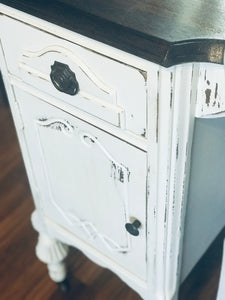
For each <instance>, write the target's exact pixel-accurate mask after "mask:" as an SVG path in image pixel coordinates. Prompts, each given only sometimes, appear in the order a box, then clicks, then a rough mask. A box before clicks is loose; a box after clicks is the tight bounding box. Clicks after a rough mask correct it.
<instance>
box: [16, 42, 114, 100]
mask: <svg viewBox="0 0 225 300" xmlns="http://www.w3.org/2000/svg"><path fill="white" fill-rule="evenodd" d="M49 52H56V53H60V54H62V55H64V56H66V57H68V58H70V59H71V61H72V62H74V63H75V64H76V65H77V66H78V67H79V68H80V69H81V70H82V71H83V72H84V73H85V74H86V75H87V76H88V77H89V79H90V80H91V81H92V82H93V83H94V84H95V85H96V86H97V87H98V88H99V89H101V90H102V91H103V92H105V93H107V94H112V93H114V90H113V89H112V88H111V87H110V86H108V85H107V84H106V83H104V82H103V81H102V80H101V79H100V78H98V77H97V75H96V74H95V73H94V72H93V71H92V70H91V69H90V68H89V67H88V66H87V65H86V64H85V63H84V62H83V60H82V59H81V58H80V57H78V56H77V55H75V54H74V52H72V51H71V50H69V49H67V48H65V47H62V46H58V45H50V46H48V47H45V48H43V49H41V50H38V51H29V50H24V51H23V56H24V57H27V58H37V57H41V56H43V55H45V54H47V53H49ZM21 66H22V67H24V66H23V65H22V64H21Z"/></svg>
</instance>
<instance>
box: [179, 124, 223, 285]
mask: <svg viewBox="0 0 225 300" xmlns="http://www.w3.org/2000/svg"><path fill="white" fill-rule="evenodd" d="M185 222H186V224H185V227H184V228H185V232H184V246H183V263H182V270H181V281H183V280H184V279H185V277H186V276H187V275H188V273H189V272H190V271H191V269H192V268H193V266H194V265H195V263H196V262H197V261H198V260H199V258H200V257H201V256H202V254H203V253H204V252H205V250H206V249H207V248H208V246H209V245H210V244H211V242H212V241H213V240H214V238H215V236H216V235H217V234H218V233H219V231H220V230H221V229H222V228H223V226H224V225H225V118H218V119H196V124H195V134H194V139H193V148H192V162H191V174H190V186H189V196H188V202H187V214H186V221H185Z"/></svg>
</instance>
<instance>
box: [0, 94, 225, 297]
mask: <svg viewBox="0 0 225 300" xmlns="http://www.w3.org/2000/svg"><path fill="white" fill-rule="evenodd" d="M4 98H5V95H4V93H3V92H2V91H1V90H0V300H8V299H10V300H24V299H26V300H30V299H32V300H49V299H51V300H64V299H65V300H70V299H71V300H72V299H76V300H86V299H87V300H138V299H140V297H139V296H138V295H137V294H136V293H135V292H134V291H132V290H131V289H130V288H129V287H127V285H126V284H124V283H123V282H122V281H121V280H120V279H119V278H118V277H117V276H115V275H114V274H113V273H111V272H110V271H109V270H106V269H103V268H101V267H99V266H97V265H95V264H94V263H92V262H91V261H90V260H89V259H87V258H86V257H85V256H84V255H83V254H82V253H81V252H80V251H78V250H76V249H71V251H70V253H69V256H68V258H67V261H66V262H67V264H68V266H69V267H68V268H69V281H70V284H71V288H70V290H69V292H68V293H62V292H60V291H59V290H58V288H57V285H56V284H54V283H53V282H52V281H51V280H50V279H49V277H48V275H47V270H46V267H45V265H44V264H42V263H41V262H39V261H38V259H36V257H35V252H34V248H35V244H36V241H37V233H36V232H35V231H34V230H33V229H32V227H31V222H30V215H31V212H32V211H33V209H34V207H33V203H32V197H31V193H30V189H29V186H28V181H27V177H26V174H25V170H24V165H23V162H22V158H21V154H20V149H19V146H18V142H17V137H16V133H15V129H14V125H13V122H12V119H11V114H10V111H9V108H8V106H7V104H6V102H5V101H3V99H4ZM224 236H225V232H224V231H223V232H222V233H221V234H220V236H219V238H218V239H217V240H216V242H215V243H214V244H213V246H212V247H211V248H210V249H209V251H208V252H207V254H206V255H205V256H204V257H203V259H202V260H201V261H200V263H199V264H198V265H197V266H196V268H195V269H194V271H193V272H192V273H191V274H190V276H189V277H188V278H187V280H186V281H185V282H184V283H183V284H182V286H181V289H180V296H179V300H215V299H216V291H217V286H218V279H219V272H220V264H221V255H222V240H223V238H224ZM224 299H225V298H224ZM152 300H154V299H152Z"/></svg>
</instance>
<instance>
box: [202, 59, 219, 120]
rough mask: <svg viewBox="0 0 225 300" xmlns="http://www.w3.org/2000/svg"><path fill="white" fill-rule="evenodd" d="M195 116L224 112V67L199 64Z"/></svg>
mask: <svg viewBox="0 0 225 300" xmlns="http://www.w3.org/2000/svg"><path fill="white" fill-rule="evenodd" d="M199 75H200V76H199V84H198V90H197V110H196V116H197V117H202V116H208V115H212V114H218V113H221V112H224V111H225V85H224V83H225V73H224V66H217V65H210V64H201V65H200V69H199Z"/></svg>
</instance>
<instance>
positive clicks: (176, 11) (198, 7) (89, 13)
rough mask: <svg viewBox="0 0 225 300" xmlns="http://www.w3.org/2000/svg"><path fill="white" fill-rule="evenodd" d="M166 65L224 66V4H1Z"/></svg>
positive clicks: (137, 0) (95, 0)
mask: <svg viewBox="0 0 225 300" xmlns="http://www.w3.org/2000/svg"><path fill="white" fill-rule="evenodd" d="M0 3H3V4H6V5H9V6H12V7H14V8H17V9H19V10H22V11H24V12H27V13H30V14H32V15H34V16H37V17H40V18H43V19H45V20H48V21H50V22H53V23H55V24H58V25H60V26H63V27H65V28H67V29H70V30H73V31H76V32H78V33H81V34H84V35H86V36H88V37H91V38H94V39H96V40H98V41H101V42H104V43H106V44H109V45H111V46H114V47H117V48H119V49H122V50H124V51H127V52H130V53H132V54H135V55H138V56H140V57H142V58H145V59H148V60H150V61H152V62H155V63H158V64H160V65H162V66H165V67H168V66H171V65H174V64H179V63H185V62H200V61H201V62H213V63H219V64H222V63H223V56H224V49H225V1H224V0H189V1H187V0H186V1H185V0H164V1H163V0H54V1H53V0H45V1H44V0H36V1H34V0H0Z"/></svg>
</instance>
